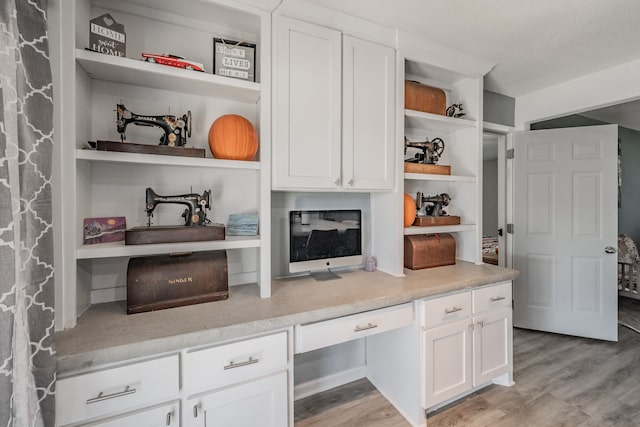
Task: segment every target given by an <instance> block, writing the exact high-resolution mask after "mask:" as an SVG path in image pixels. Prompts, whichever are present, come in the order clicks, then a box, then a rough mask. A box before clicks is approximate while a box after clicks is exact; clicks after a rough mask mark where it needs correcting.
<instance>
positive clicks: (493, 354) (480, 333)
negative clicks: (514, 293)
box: [473, 308, 513, 386]
mask: <svg viewBox="0 0 640 427" xmlns="http://www.w3.org/2000/svg"><path fill="white" fill-rule="evenodd" d="M511 316H512V314H511V309H510V308H509V309H505V310H499V311H496V312H490V313H487V314H485V315H483V316H477V317H474V321H475V337H474V348H473V350H474V386H477V385H481V384H483V383H486V382H488V381H491V380H493V379H495V378H496V377H498V376H500V375H502V374H505V373H507V372H509V370H510V369H511V367H512V360H513V329H512V323H511Z"/></svg>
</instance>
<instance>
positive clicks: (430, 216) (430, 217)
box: [413, 191, 460, 226]
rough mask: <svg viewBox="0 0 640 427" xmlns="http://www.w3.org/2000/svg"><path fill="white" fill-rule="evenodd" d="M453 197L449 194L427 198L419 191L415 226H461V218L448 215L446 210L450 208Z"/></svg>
mask: <svg viewBox="0 0 640 427" xmlns="http://www.w3.org/2000/svg"><path fill="white" fill-rule="evenodd" d="M449 203H451V197H450V196H449V194H447V193H441V194H436V195H434V196H425V195H424V194H423V193H422V192H420V191H418V192H417V194H416V219H415V221H414V223H413V225H416V226H425V225H455V224H460V217H459V216H452V215H447V212H446V211H445V210H444V207H445V206H449Z"/></svg>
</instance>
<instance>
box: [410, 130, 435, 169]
mask: <svg viewBox="0 0 640 427" xmlns="http://www.w3.org/2000/svg"><path fill="white" fill-rule="evenodd" d="M407 148H417V149H419V150H421V151H422V153H416V154H415V156H414V157H412V158H410V159H405V162H407V163H419V164H423V165H435V164H436V163H437V162H438V160H439V159H440V156H442V153H443V152H444V141H443V140H442V139H441V138H433V139H432V140H431V141H429V140H428V139H426V138H425V141H424V142H412V141H409V139H408V138H407V137H406V136H405V137H404V153H405V155H406V154H407Z"/></svg>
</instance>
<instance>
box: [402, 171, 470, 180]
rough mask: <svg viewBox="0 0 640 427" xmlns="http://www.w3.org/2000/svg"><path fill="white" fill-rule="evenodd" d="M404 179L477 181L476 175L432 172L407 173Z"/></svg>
mask: <svg viewBox="0 0 640 427" xmlns="http://www.w3.org/2000/svg"><path fill="white" fill-rule="evenodd" d="M404 179H410V180H414V181H445V182H476V177H475V176H462V175H436V174H431V173H405V174H404Z"/></svg>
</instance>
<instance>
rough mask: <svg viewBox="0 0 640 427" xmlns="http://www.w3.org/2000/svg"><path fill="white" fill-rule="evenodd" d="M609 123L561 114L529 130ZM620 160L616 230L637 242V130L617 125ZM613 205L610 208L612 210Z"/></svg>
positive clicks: (639, 217)
mask: <svg viewBox="0 0 640 427" xmlns="http://www.w3.org/2000/svg"><path fill="white" fill-rule="evenodd" d="M604 124H609V123H605V122H601V121H599V120H594V119H590V118H587V117H584V116H580V115H578V114H574V115H571V116H567V117H561V118H557V119H552V120H546V121H544V122H539V123H534V124H532V125H531V129H532V130H536V129H553V128H567V127H576V126H596V125H604ZM618 139H619V140H620V150H621V154H622V155H621V160H622V162H621V163H622V195H621V201H622V203H621V207H620V208H619V209H618V233H620V234H627V235H628V236H631V238H632V239H633V240H634V241H635V242H636V244H639V245H640V215H638V212H640V196H639V195H640V168H639V167H638V165H639V164H640V132H638V131H636V130H633V129H628V128H623V127H620V126H619V127H618ZM615 208H616V207H615V206H611V207H609V211H613V210H614V209H615Z"/></svg>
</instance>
